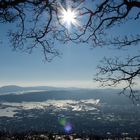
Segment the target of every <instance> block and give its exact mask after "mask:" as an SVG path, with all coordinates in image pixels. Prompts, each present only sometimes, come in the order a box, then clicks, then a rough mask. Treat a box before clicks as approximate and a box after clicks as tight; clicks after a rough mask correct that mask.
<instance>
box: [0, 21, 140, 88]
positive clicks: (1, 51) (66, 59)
mask: <svg viewBox="0 0 140 140" xmlns="http://www.w3.org/2000/svg"><path fill="white" fill-rule="evenodd" d="M133 25H134V23H132V22H130V23H128V24H126V25H123V28H119V27H117V28H116V32H115V34H117V33H120V32H121V33H122V34H123V33H126V32H129V33H137V32H138V30H139V32H140V28H139V27H138V26H135V28H133ZM9 27H10V25H9V24H1V25H0V40H2V41H3V43H2V44H0V86H4V85H19V86H40V85H41V86H45V85H46V86H61V87H83V88H98V87H99V86H98V84H97V83H96V82H95V81H94V80H93V78H94V75H95V74H96V71H97V70H96V66H97V65H98V64H99V61H100V60H101V59H102V58H103V57H104V56H108V57H113V56H120V57H127V55H128V54H129V55H133V54H136V53H138V47H134V48H130V49H129V50H127V51H126V50H123V51H120V50H115V49H109V48H107V47H102V48H99V47H95V48H92V49H91V46H89V45H88V44H74V43H68V44H62V43H57V45H58V47H59V48H60V50H61V52H62V53H63V54H62V55H61V57H56V58H54V59H53V61H51V62H44V57H43V53H42V52H40V50H37V49H36V50H34V51H33V52H32V53H31V54H28V53H25V52H21V51H12V48H11V47H10V42H9V41H8V37H7V31H8V28H9ZM110 34H111V35H112V34H114V33H113V32H110Z"/></svg>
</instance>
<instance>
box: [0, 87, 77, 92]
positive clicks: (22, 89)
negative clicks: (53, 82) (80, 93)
mask: <svg viewBox="0 0 140 140" xmlns="http://www.w3.org/2000/svg"><path fill="white" fill-rule="evenodd" d="M76 89H79V88H73V87H71V88H64V87H51V86H35V87H21V86H17V85H8V86H3V87H0V94H6V93H17V92H29V91H50V90H76Z"/></svg>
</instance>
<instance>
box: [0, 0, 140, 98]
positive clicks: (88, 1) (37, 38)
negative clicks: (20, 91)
mask: <svg viewBox="0 0 140 140" xmlns="http://www.w3.org/2000/svg"><path fill="white" fill-rule="evenodd" d="M69 1H71V2H72V8H73V9H76V10H77V11H78V15H77V17H80V20H81V26H78V27H75V28H73V29H72V32H69V31H68V29H67V28H66V27H65V26H64V25H62V24H61V22H60V19H59V8H61V7H60V5H59V4H60V3H61V4H62V5H63V6H64V8H66V7H65V2H66V1H64V0H0V22H1V23H7V22H10V23H11V24H13V23H15V24H16V25H18V26H17V28H14V29H15V30H14V31H10V32H9V35H10V37H11V42H12V46H13V47H14V48H15V49H17V48H20V49H26V50H29V51H30V52H31V51H32V49H33V48H36V47H42V48H43V52H44V56H45V59H46V60H47V61H50V60H51V59H52V58H53V57H54V56H57V55H59V51H58V50H57V46H56V45H53V44H54V43H55V42H57V41H61V42H62V43H65V42H68V41H73V42H75V43H77V42H78V43H79V42H81V43H91V44H92V46H106V45H107V46H109V45H111V46H112V45H113V46H117V48H118V49H123V48H128V47H129V46H130V47H132V46H136V45H139V43H140V33H139V30H138V32H137V33H136V34H131V35H127V34H126V35H121V36H117V35H116V36H114V37H109V31H110V30H111V29H113V28H116V26H120V27H121V26H122V25H123V24H124V23H126V22H128V21H138V22H137V23H139V21H140V1H139V0H101V1H98V0H69ZM81 3H84V4H81ZM80 4H81V5H80ZM30 42H31V43H30ZM98 69H99V72H98V74H97V77H96V79H95V80H97V81H99V82H101V83H102V85H108V86H117V85H119V84H121V83H125V84H124V90H123V93H124V92H125V91H126V90H127V89H129V90H130V97H134V91H133V89H132V86H133V85H134V83H135V82H134V81H135V79H138V78H139V77H140V55H139V54H138V55H136V56H132V57H131V58H130V57H129V58H126V59H125V60H123V61H122V60H119V59H118V58H117V57H116V58H110V59H108V58H104V59H103V63H101V65H100V66H98ZM135 97H136V96H135Z"/></svg>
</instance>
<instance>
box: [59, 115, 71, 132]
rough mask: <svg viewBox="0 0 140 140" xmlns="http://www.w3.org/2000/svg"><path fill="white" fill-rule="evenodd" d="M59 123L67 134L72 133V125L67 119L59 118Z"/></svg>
mask: <svg viewBox="0 0 140 140" xmlns="http://www.w3.org/2000/svg"><path fill="white" fill-rule="evenodd" d="M58 122H59V124H60V125H61V126H62V127H63V129H64V132H65V133H70V132H71V131H72V124H71V123H70V122H69V121H67V119H66V118H64V117H63V118H59V119H58Z"/></svg>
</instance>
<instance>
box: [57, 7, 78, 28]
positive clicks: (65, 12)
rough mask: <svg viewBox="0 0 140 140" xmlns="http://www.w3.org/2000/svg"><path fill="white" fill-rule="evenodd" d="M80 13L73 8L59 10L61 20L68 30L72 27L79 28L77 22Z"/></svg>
mask: <svg viewBox="0 0 140 140" xmlns="http://www.w3.org/2000/svg"><path fill="white" fill-rule="evenodd" d="M77 13H78V12H77V11H76V9H71V8H67V9H65V8H63V7H62V6H61V8H60V10H59V19H60V22H61V24H63V25H64V26H65V27H66V28H68V29H69V28H70V27H71V26H72V25H74V26H78V25H79V23H78V20H77V15H78V14H77Z"/></svg>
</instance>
